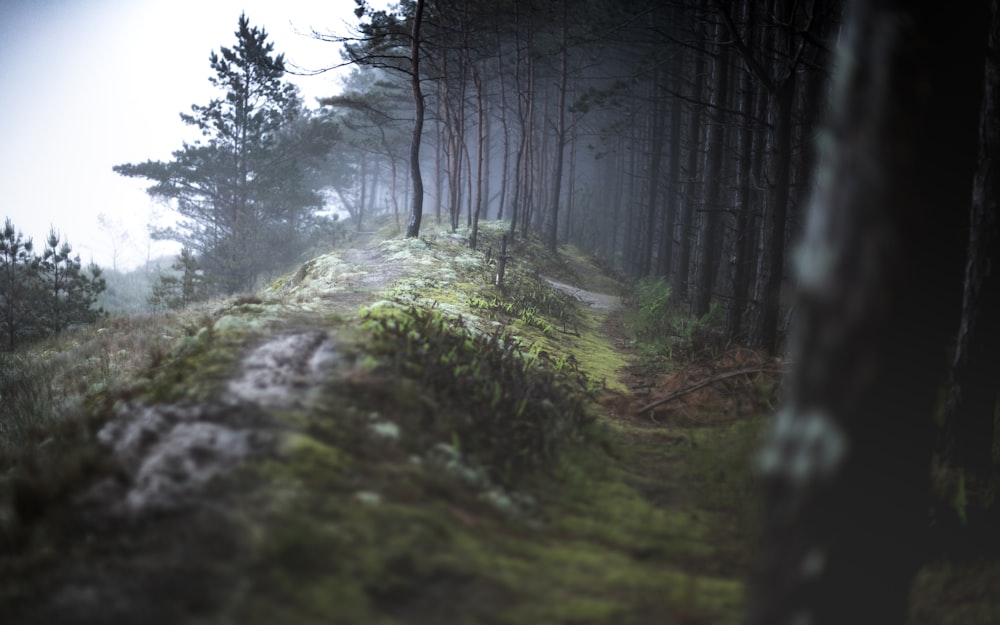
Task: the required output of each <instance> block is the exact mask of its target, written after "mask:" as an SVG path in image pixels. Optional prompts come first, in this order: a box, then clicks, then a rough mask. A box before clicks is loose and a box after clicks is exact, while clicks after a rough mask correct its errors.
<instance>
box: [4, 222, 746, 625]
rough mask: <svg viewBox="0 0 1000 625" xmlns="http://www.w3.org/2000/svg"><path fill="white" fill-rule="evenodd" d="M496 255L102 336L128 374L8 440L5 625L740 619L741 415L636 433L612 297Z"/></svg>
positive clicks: (321, 264)
mask: <svg viewBox="0 0 1000 625" xmlns="http://www.w3.org/2000/svg"><path fill="white" fill-rule="evenodd" d="M498 236H499V231H494V230H490V229H487V230H486V232H485V234H484V236H483V240H484V243H483V244H482V246H481V247H482V248H483V249H489V248H491V247H492V249H494V250H495V249H497V247H498V246H497V245H496V239H497V238H498ZM513 255H514V258H513V261H512V264H511V266H510V267H511V268H510V269H509V270H508V274H507V277H506V283H505V287H504V288H503V289H497V288H495V287H494V286H493V285H492V282H493V272H494V271H495V267H494V264H491V263H488V262H487V261H486V259H485V256H484V254H482V253H479V252H472V251H469V250H468V249H467V248H466V247H465V246H464V240H463V237H462V236H461V235H451V234H441V235H437V236H431V237H425V238H423V239H420V240H389V241H385V242H382V243H380V244H378V245H372V246H370V247H368V248H367V249H357V250H343V251H337V252H333V253H331V254H328V255H325V256H322V257H319V258H316V259H314V260H313V261H310V262H309V263H306V264H305V265H303V266H302V267H301V268H299V269H298V270H296V271H295V272H293V273H291V274H289V275H288V276H285V277H283V278H281V279H279V280H277V281H275V282H274V283H273V284H272V285H270V287H269V288H268V289H266V290H264V291H263V292H262V293H260V294H257V295H254V296H247V297H242V298H236V299H232V300H227V301H225V302H217V303H214V304H213V305H210V306H206V307H202V308H200V309H198V310H194V311H188V312H186V313H185V314H183V315H181V316H179V317H161V318H156V319H150V320H147V321H146V322H131V324H129V323H124V322H122V321H120V320H119V321H113V320H109V322H108V323H109V326H108V327H107V328H106V329H105V330H104V332H118V333H120V334H124V333H126V332H133V333H136V334H137V335H143V336H146V335H149V334H153V335H155V337H154V338H146V339H142V340H140V339H134V340H132V341H131V343H129V344H130V345H135V346H144V347H145V348H147V349H148V350H149V351H148V354H145V355H143V356H142V357H138V356H137V357H136V360H137V361H142V365H141V367H139V368H138V370H136V371H135V372H134V373H129V375H122V376H119V377H118V378H116V381H115V383H114V384H110V383H102V384H91V385H89V386H88V392H87V395H86V400H85V401H84V402H82V403H81V404H79V405H76V406H71V407H70V408H69V409H66V410H65V411H63V413H62V416H61V417H60V418H58V419H54V420H52V421H46V422H44V423H42V424H41V425H37V426H31V427H26V428H23V430H22V431H19V432H18V433H17V435H16V437H13V435H10V436H8V441H7V444H6V445H5V446H4V447H3V452H2V457H0V462H2V464H0V468H2V469H3V471H4V473H3V482H2V487H3V498H2V500H0V536H2V540H3V542H2V549H3V558H2V560H0V577H2V578H3V579H4V580H5V584H4V586H3V587H2V588H0V621H2V622H5V623H6V622H10V623H15V622H16V623H81V624H82V623H136V622H143V623H230V622H239V623H269V624H272V623H330V622H336V623H538V624H540V623H584V622H586V623H653V622H657V623H660V622H688V623H691V622H712V623H726V622H735V621H736V620H738V616H739V610H740V605H741V602H742V584H741V582H740V581H739V579H738V578H739V577H740V576H741V575H742V573H743V571H744V570H745V560H746V549H745V544H744V543H745V536H744V535H743V529H741V528H743V527H744V526H743V525H740V524H737V526H734V525H733V523H732V522H731V520H732V518H731V517H732V515H733V513H734V512H733V511H734V510H735V509H738V508H739V507H740V506H743V504H745V503H746V497H745V495H743V494H742V493H743V492H744V490H745V491H748V490H749V489H748V488H745V487H746V482H747V478H746V477H745V471H744V470H743V464H742V458H744V457H745V455H746V453H748V451H747V449H746V445H745V444H744V441H746V440H748V437H747V436H746V435H745V432H744V431H743V430H744V429H745V428H747V427H750V428H752V427H755V425H754V423H756V422H755V421H753V420H750V421H747V420H744V419H735V418H733V411H732V410H729V408H727V407H725V406H716V407H713V408H711V409H708V410H704V411H703V417H702V418H701V419H700V421H698V422H697V423H694V422H690V423H688V422H684V421H683V419H682V418H680V417H678V418H674V417H673V416H670V418H668V420H667V421H666V422H660V423H658V422H655V421H653V420H651V419H650V418H648V417H646V416H643V417H634V416H632V415H631V412H632V409H633V408H634V407H635V402H637V401H638V402H639V403H643V402H644V401H646V400H648V397H642V398H639V399H638V400H636V399H630V398H628V397H627V396H626V395H624V394H623V391H624V390H626V385H627V384H628V382H629V380H628V378H627V375H626V366H627V364H628V358H629V354H628V353H627V352H624V351H622V342H621V341H620V340H615V339H616V337H615V334H616V332H617V331H618V330H617V326H618V318H617V317H616V313H615V311H614V308H615V297H608V296H616V294H615V293H613V292H612V291H611V287H612V286H613V283H612V282H611V281H609V280H608V279H606V278H602V277H600V275H599V272H598V271H597V269H596V268H595V267H594V266H593V265H590V264H588V263H587V261H586V260H585V259H582V258H579V257H576V256H574V255H573V254H572V252H571V251H570V250H566V251H564V254H563V255H560V256H552V255H548V254H547V253H546V252H545V251H544V250H543V249H542V248H541V247H540V246H537V245H531V244H522V245H521V246H519V247H516V248H515V250H514V252H513ZM595 285H598V290H603V291H604V293H596V294H595V293H594V290H595ZM574 289H575V290H574ZM602 295H603V297H601V296H602ZM588 304H589V305H588ZM115 324H117V325H115ZM151 326H152V327H151ZM101 332H102V330H97V333H95V334H94V335H93V336H94V337H97V338H80V339H79V341H80V342H81V343H86V341H89V340H101V338H100V337H101ZM143 333H145V334H143ZM617 338H618V339H620V337H617ZM74 340H76V339H74ZM118 340H119V341H120V340H121V338H120V337H119V339H118ZM150 345H152V346H153V347H149V346H150ZM136 349H138V350H141V349H143V348H142V347H137V348H136ZM121 351H128V350H118V351H114V352H113V356H114V357H117V358H125V356H123V355H122V354H121V353H120V352H121ZM99 360H100V359H99ZM108 360H109V361H111V360H112V358H111V357H110V356H109V357H108ZM101 362H104V361H101ZM640 400H641V401H640ZM702 407H703V408H704V406H702ZM671 414H673V413H671ZM661 416H662V415H661ZM14 440H16V443H17V444H16V445H15V444H12V443H11V441H14ZM720 459H722V460H721V461H720ZM720 472H721V473H720ZM727 472H728V474H727ZM709 484H711V488H706V486H707V485H709ZM692 486H694V488H692ZM716 488H720V489H723V490H725V489H730V490H733V489H735V490H736V491H739V492H735V494H734V493H733V492H728V491H727V492H723V493H721V494H713V493H711V492H710V491H712V490H713V489H716ZM741 497H742V498H743V499H740V498H741ZM747 508H748V509H749V508H750V507H749V506H747ZM742 514H743V515H746V512H743V513H742ZM7 580H9V581H7Z"/></svg>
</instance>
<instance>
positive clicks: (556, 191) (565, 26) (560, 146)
mask: <svg viewBox="0 0 1000 625" xmlns="http://www.w3.org/2000/svg"><path fill="white" fill-rule="evenodd" d="M568 4H569V0H563V2H562V52H561V54H560V59H559V101H558V103H557V104H556V106H557V107H558V110H557V112H556V137H555V139H556V147H555V157H554V160H555V166H554V170H553V172H552V200H551V203H550V206H551V207H550V209H549V219H550V223H549V231H548V245H549V249H550V250H552V251H553V252H554V251H555V250H556V246H557V245H558V244H559V202H560V201H561V200H562V196H561V193H562V172H563V157H564V155H565V153H566V83H567V81H568V79H569V15H568V14H569V7H568V6H567V5H568Z"/></svg>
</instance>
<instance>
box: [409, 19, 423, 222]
mask: <svg viewBox="0 0 1000 625" xmlns="http://www.w3.org/2000/svg"><path fill="white" fill-rule="evenodd" d="M425 2H426V0H417V6H416V7H415V9H414V13H413V32H412V33H411V35H410V36H411V40H410V78H411V81H410V86H411V88H412V90H413V109H414V115H413V117H414V119H413V138H412V139H411V141H410V175H411V177H412V178H413V208H412V210H411V212H410V223H409V224H407V226H406V236H407V237H410V238H415V237H418V236H420V220H421V219H422V217H423V214H424V180H423V178H422V177H421V176H420V140H421V138H422V137H423V134H424V94H423V92H422V91H421V90H420V22H421V21H422V20H423V16H424V3H425Z"/></svg>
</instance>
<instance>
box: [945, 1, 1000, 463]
mask: <svg viewBox="0 0 1000 625" xmlns="http://www.w3.org/2000/svg"><path fill="white" fill-rule="evenodd" d="M990 5H991V13H992V16H991V20H990V33H989V54H987V56H986V72H985V76H986V78H985V84H984V94H983V108H982V114H981V115H980V121H979V141H980V148H979V162H978V165H977V168H976V177H975V181H974V184H973V191H972V205H971V213H970V222H971V223H970V228H969V246H968V257H967V260H966V266H965V288H964V295H963V300H962V321H961V323H960V325H959V331H958V341H957V343H956V346H955V356H954V360H953V364H952V369H951V376H952V385H951V387H950V389H949V394H948V402H947V409H946V423H945V425H946V430H947V449H946V452H947V460H948V463H949V464H950V465H951V466H953V467H958V468H962V469H965V470H968V471H970V472H971V473H972V474H973V475H978V476H979V477H983V476H984V475H986V474H987V473H988V471H989V470H990V468H991V466H992V463H993V443H994V440H995V438H996V432H995V413H996V405H997V384H998V383H1000V360H998V359H997V353H998V348H1000V322H998V319H1000V186H998V185H1000V56H998V53H1000V6H998V3H997V1H996V0H993V1H992V2H991V3H990Z"/></svg>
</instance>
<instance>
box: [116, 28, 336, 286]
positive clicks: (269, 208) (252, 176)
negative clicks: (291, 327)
mask: <svg viewBox="0 0 1000 625" xmlns="http://www.w3.org/2000/svg"><path fill="white" fill-rule="evenodd" d="M235 34H236V39H237V41H236V45H235V46H233V47H232V48H227V47H222V48H220V51H219V52H218V53H216V52H212V54H211V55H210V57H209V61H210V65H211V68H212V71H213V72H214V75H213V76H212V77H211V78H210V79H209V81H210V82H211V83H212V85H213V86H215V87H216V88H218V89H220V90H221V91H223V92H224V95H223V96H222V97H219V98H215V99H213V100H211V101H210V102H209V103H208V104H207V105H204V106H201V105H194V106H192V107H191V113H188V114H181V119H182V120H183V121H184V123H186V124H188V125H191V126H194V127H196V128H198V129H199V130H200V131H201V134H202V137H203V140H199V141H196V142H195V143H194V144H188V143H185V144H184V146H183V148H182V149H180V150H177V151H176V152H174V154H173V156H174V160H173V161H171V162H166V163H165V162H160V161H147V162H145V163H140V164H124V165H117V166H116V167H115V168H114V170H115V171H116V172H117V173H119V174H122V175H124V176H129V177H141V178H148V179H150V180H152V181H153V182H154V183H155V184H153V186H151V187H150V188H149V189H148V193H149V194H150V195H152V196H154V197H158V198H163V199H167V200H171V201H173V203H174V207H175V208H176V210H177V212H178V213H179V214H180V216H181V221H180V223H179V224H178V225H177V226H175V227H172V228H167V229H164V230H161V231H158V232H156V233H155V236H157V237H158V238H161V239H167V240H174V241H178V242H180V243H181V244H183V245H184V246H185V247H188V248H190V249H191V251H192V253H194V254H196V255H197V256H198V258H199V259H200V262H201V263H202V266H203V267H204V269H205V270H206V272H208V273H210V274H211V275H213V276H214V277H215V278H216V283H217V284H218V285H219V287H220V288H221V289H222V290H223V291H225V292H234V291H238V290H243V289H249V288H251V287H252V286H253V284H254V282H255V281H256V279H257V276H258V274H259V273H260V271H262V270H267V269H274V268H276V264H277V263H280V262H284V261H286V260H287V258H288V256H289V255H290V254H291V255H293V252H294V250H295V248H296V242H297V241H300V240H301V239H303V238H305V236H306V234H307V231H308V230H309V228H310V227H311V226H312V225H313V221H312V216H313V213H314V211H315V209H318V208H320V207H321V206H322V198H321V197H320V196H319V194H318V193H317V192H316V190H315V188H314V187H313V186H312V185H311V184H310V180H312V179H313V178H314V177H310V176H307V175H305V171H306V170H307V169H308V168H309V167H310V166H311V165H313V164H314V163H318V161H319V158H320V156H321V155H322V154H325V152H326V151H327V150H328V149H329V146H330V143H331V142H332V141H333V140H334V134H333V133H331V132H329V129H327V128H323V127H321V126H322V124H323V122H322V121H321V120H319V119H316V120H313V119H310V118H309V117H308V116H307V114H306V112H305V111H304V110H303V108H302V103H301V100H300V98H299V97H298V94H297V92H296V89H295V87H294V86H293V85H291V84H290V83H287V82H285V81H284V80H283V77H284V74H285V61H284V55H282V54H274V44H273V43H272V42H269V41H268V37H267V32H266V31H264V30H263V29H261V28H258V27H251V26H250V22H249V20H248V19H247V17H246V15H245V14H244V15H241V16H240V19H239V28H238V29H237V31H236V33H235ZM275 232H277V233H279V234H278V235H277V236H274V233H275ZM275 244H277V245H280V246H282V247H281V249H280V250H277V252H279V253H275V252H276V250H273V249H270V248H269V247H268V246H269V245H275Z"/></svg>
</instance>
